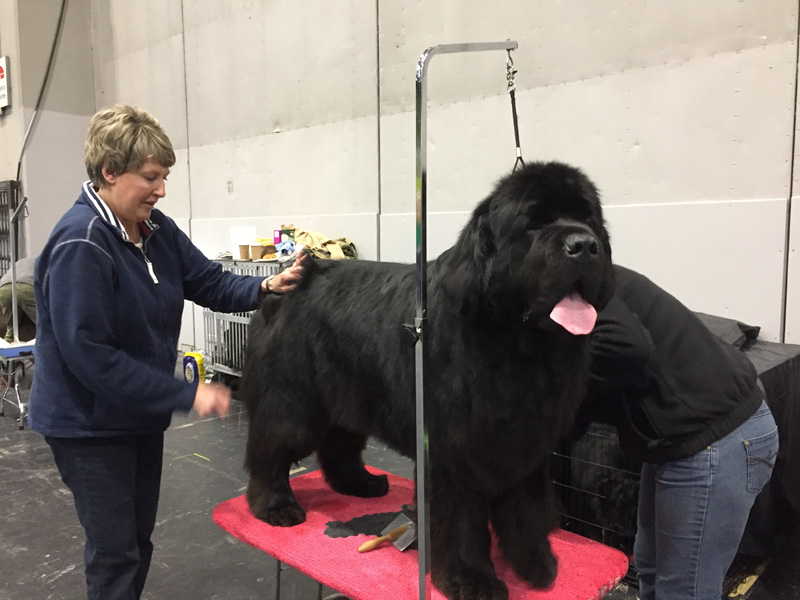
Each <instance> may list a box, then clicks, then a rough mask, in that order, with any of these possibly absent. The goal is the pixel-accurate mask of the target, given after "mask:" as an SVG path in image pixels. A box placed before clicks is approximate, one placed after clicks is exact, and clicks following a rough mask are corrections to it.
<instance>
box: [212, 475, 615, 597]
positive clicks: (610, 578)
mask: <svg viewBox="0 0 800 600" xmlns="http://www.w3.org/2000/svg"><path fill="white" fill-rule="evenodd" d="M369 470H370V472H372V473H376V474H382V473H384V472H383V471H381V470H379V469H374V468H372V467H369ZM386 475H387V476H388V477H389V493H388V494H386V495H385V496H383V497H381V498H355V497H353V496H343V495H341V494H338V493H336V492H334V491H333V490H332V489H331V488H330V487H329V486H328V484H327V483H326V482H325V479H324V477H323V475H322V472H321V471H313V472H311V473H307V474H305V475H300V476H298V477H295V478H294V479H292V480H291V486H292V489H293V490H294V493H295V496H296V497H297V500H298V501H299V502H300V505H301V506H303V508H305V510H306V521H305V522H304V523H301V524H300V525H296V526H294V527H274V526H272V525H269V524H267V523H264V522H263V521H260V520H258V519H256V518H255V517H254V516H253V513H251V512H250V508H249V506H248V505H247V500H246V499H245V497H244V496H239V497H237V498H232V499H231V500H227V501H226V502H222V503H221V504H219V505H217V507H216V508H215V509H214V513H213V518H214V522H215V523H216V524H217V525H219V526H220V527H222V529H224V530H225V531H227V532H229V533H230V534H231V535H233V536H234V537H236V538H238V539H239V540H241V541H243V542H246V543H247V544H250V545H251V546H254V547H256V548H258V549H260V550H263V551H264V552H266V553H267V554H270V555H271V556H273V557H275V558H276V559H278V560H280V561H281V562H284V563H286V564H287V565H289V566H291V567H293V568H295V569H297V570H299V571H301V572H303V573H305V574H306V575H308V576H309V577H312V578H313V579H315V580H317V581H319V582H321V583H323V584H325V585H327V586H328V587H330V588H332V589H334V590H338V591H339V592H341V593H342V594H345V595H346V596H349V597H350V598H352V599H353V600H382V599H384V598H392V599H393V600H406V599H412V598H418V597H419V580H418V575H417V569H418V566H417V551H416V550H406V551H405V552H400V551H399V550H397V549H396V548H395V547H394V546H392V545H391V544H387V545H385V546H382V547H381V548H378V549H377V550H373V551H371V552H366V553H363V554H360V553H359V552H358V547H359V546H360V545H361V544H363V543H364V542H365V541H367V540H368V539H371V538H372V537H373V536H367V535H363V534H359V535H352V536H350V537H328V536H327V535H325V530H326V527H327V525H328V523H330V522H332V521H339V522H346V521H349V520H350V519H354V518H356V517H361V516H364V515H370V514H376V513H389V512H395V513H397V512H398V511H399V510H400V509H401V507H402V505H403V504H409V503H412V500H413V495H414V489H413V488H414V484H413V482H411V481H410V480H408V479H404V478H402V477H398V476H396V475H392V474H391V473H386ZM550 544H551V546H552V548H553V553H554V554H555V555H556V557H557V558H558V576H557V578H556V581H555V582H554V584H553V585H552V586H551V587H550V588H549V589H547V590H534V589H532V588H531V587H530V586H528V584H527V583H525V582H523V581H522V580H521V579H520V578H519V577H517V575H516V574H515V573H514V572H513V570H512V569H511V566H510V565H508V563H506V562H505V560H504V559H503V558H502V556H501V555H500V554H499V551H498V549H497V544H496V540H493V544H492V560H493V561H494V565H495V570H496V571H497V574H498V576H499V577H500V578H501V579H502V580H503V581H505V582H506V584H507V585H508V588H509V600H592V599H597V598H602V597H603V596H604V595H605V594H607V593H608V592H609V591H610V590H611V589H612V588H613V587H614V586H615V585H616V584H617V583H618V582H619V581H620V579H621V578H622V577H623V576H624V575H625V573H626V571H627V569H628V559H627V557H626V556H625V555H624V554H623V553H622V552H620V551H618V550H615V549H613V548H610V547H609V546H605V545H604V544H600V543H599V542H595V541H592V540H589V539H586V538H584V537H581V536H578V535H575V534H572V533H568V532H566V531H563V530H560V529H559V530H557V531H555V532H553V533H552V534H551V535H550ZM429 581H430V579H429ZM431 598H432V599H435V600H446V598H445V596H444V595H443V594H441V593H440V592H439V591H438V590H437V589H436V588H435V587H433V588H432V593H431Z"/></svg>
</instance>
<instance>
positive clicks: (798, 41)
mask: <svg viewBox="0 0 800 600" xmlns="http://www.w3.org/2000/svg"><path fill="white" fill-rule="evenodd" d="M794 45H795V59H794V109H793V111H792V144H791V152H790V154H789V197H788V198H787V200H786V231H785V232H784V248H783V289H782V290H781V321H780V331H781V338H780V341H781V343H783V342H785V341H786V312H787V305H788V302H789V253H790V251H791V241H792V237H791V233H792V196H793V195H794V168H795V160H794V157H795V154H796V152H797V88H798V73H799V72H800V1H798V3H797V21H796V28H795V43H794Z"/></svg>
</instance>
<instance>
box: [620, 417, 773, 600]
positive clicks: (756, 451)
mask: <svg viewBox="0 0 800 600" xmlns="http://www.w3.org/2000/svg"><path fill="white" fill-rule="evenodd" d="M777 454H778V430H777V427H776V426H775V421H774V419H773V418H772V413H771V412H770V410H769V408H767V405H766V403H765V402H763V403H762V404H761V407H760V408H759V409H758V410H757V411H756V412H755V414H754V415H753V416H752V417H750V419H749V420H747V421H746V422H745V423H743V424H742V425H741V426H739V428H737V429H735V430H734V431H733V432H731V433H730V434H728V435H726V436H725V437H724V438H722V439H721V440H719V441H717V442H715V443H714V444H712V445H711V446H709V447H708V448H705V449H704V450H701V451H700V452H698V453H697V454H695V455H694V456H690V457H689V458H686V459H683V460H676V461H673V462H668V463H665V464H662V465H654V464H647V463H646V464H645V465H644V466H643V467H642V478H641V484H640V491H639V517H638V529H637V533H636V542H635V543H634V550H633V553H634V562H635V565H636V569H637V571H638V574H639V597H640V598H641V600H656V599H658V600H720V598H721V597H722V584H723V581H724V579H725V574H726V573H727V571H728V568H729V567H730V565H731V563H732V562H733V559H734V557H735V556H736V552H737V549H738V547H739V542H740V541H741V539H742V535H743V533H744V527H745V524H746V523H747V518H748V516H749V514H750V508H751V507H752V505H753V501H754V500H755V498H756V495H757V494H758V493H759V492H760V491H761V489H762V488H763V487H764V485H765V484H766V483H767V481H769V478H770V475H771V474H772V467H773V465H774V464H775V458H776V456H777Z"/></svg>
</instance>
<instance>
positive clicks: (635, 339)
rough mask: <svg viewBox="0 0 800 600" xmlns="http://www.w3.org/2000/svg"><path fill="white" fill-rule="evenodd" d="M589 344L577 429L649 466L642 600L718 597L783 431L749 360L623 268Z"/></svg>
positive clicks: (643, 487) (639, 539)
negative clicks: (613, 431) (612, 433)
mask: <svg viewBox="0 0 800 600" xmlns="http://www.w3.org/2000/svg"><path fill="white" fill-rule="evenodd" d="M615 277H616V293H615V296H614V298H612V300H611V301H610V302H609V304H608V306H607V307H606V308H605V309H604V310H603V311H601V312H600V314H599V315H598V319H597V324H596V326H595V329H594V331H593V332H592V334H591V338H590V348H591V371H590V377H589V388H588V390H589V394H588V397H587V401H586V403H585V404H584V407H583V408H582V413H581V415H580V416H579V421H584V422H588V421H591V420H597V421H603V422H606V423H610V424H612V425H614V426H616V428H617V431H618V434H619V440H620V445H621V447H622V449H623V450H624V451H625V452H626V453H627V454H628V455H629V456H630V457H631V458H634V459H637V460H639V461H641V462H643V467H642V473H641V481H640V491H639V510H638V523H637V534H636V540H635V543H634V551H633V553H634V564H635V566H636V570H637V571H638V576H639V597H640V598H641V600H656V599H658V600H719V599H720V598H721V597H722V585H723V581H724V578H725V574H726V572H727V570H728V568H729V567H730V565H731V563H732V562H733V559H734V557H735V555H736V552H737V549H738V546H739V543H740V541H741V538H742V535H743V533H744V528H745V524H746V523H747V519H748V516H749V514H750V508H751V507H752V505H753V502H754V500H755V497H756V495H757V494H758V493H759V492H760V491H761V489H762V488H763V487H764V485H765V484H766V483H767V481H768V480H769V478H770V475H771V473H772V468H773V466H774V464H775V458H776V456H777V453H778V430H777V427H776V425H775V421H774V419H773V418H772V414H771V413H770V410H769V408H768V406H767V404H766V401H765V395H764V388H763V386H762V385H761V383H760V381H759V380H758V377H757V375H756V370H755V367H754V366H753V364H752V363H751V362H750V361H749V359H748V358H747V357H746V356H745V355H744V354H743V353H742V352H741V351H740V350H739V349H737V348H735V347H733V346H731V345H729V344H726V343H725V342H723V341H722V340H720V339H719V338H717V337H716V336H715V335H714V334H712V333H711V332H710V331H709V330H708V329H707V328H706V327H705V325H703V323H702V322H701V321H700V320H699V319H698V317H697V316H696V315H695V314H694V313H692V312H691V311H690V310H689V309H688V308H686V307H685V306H684V305H683V304H681V303H680V302H679V301H678V300H677V299H676V298H674V297H673V296H671V295H670V294H669V293H667V292H666V291H664V290H663V289H661V288H659V287H658V286H657V285H655V284H654V283H653V282H652V281H650V280H649V279H647V278H646V277H644V276H643V275H640V274H638V273H636V272H634V271H631V270H629V269H626V268H623V267H619V266H615Z"/></svg>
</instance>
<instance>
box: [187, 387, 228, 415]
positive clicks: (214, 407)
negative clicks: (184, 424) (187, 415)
mask: <svg viewBox="0 0 800 600" xmlns="http://www.w3.org/2000/svg"><path fill="white" fill-rule="evenodd" d="M230 406H231V390H230V388H227V387H225V386H224V385H221V384H219V383H203V382H202V381H201V382H200V385H198V386H197V391H196V392H195V394H194V405H192V408H193V409H194V410H195V411H196V412H197V414H198V415H200V416H201V417H207V416H209V415H217V416H218V417H222V418H223V419H224V418H225V417H227V416H228V409H229V408H230Z"/></svg>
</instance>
